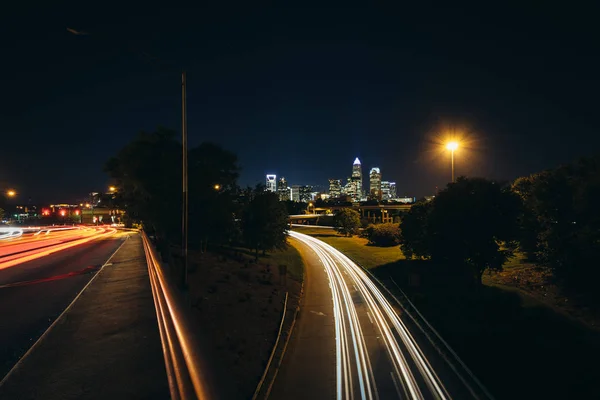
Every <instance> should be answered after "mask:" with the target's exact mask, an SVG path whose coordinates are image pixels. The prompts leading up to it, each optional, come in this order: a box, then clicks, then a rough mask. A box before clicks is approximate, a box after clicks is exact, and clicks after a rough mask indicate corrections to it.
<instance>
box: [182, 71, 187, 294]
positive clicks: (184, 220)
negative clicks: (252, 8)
mask: <svg viewBox="0 0 600 400" xmlns="http://www.w3.org/2000/svg"><path fill="white" fill-rule="evenodd" d="M181 147H182V155H183V157H182V158H183V164H182V174H181V175H182V208H181V212H182V215H181V242H182V243H181V251H182V256H183V286H184V287H187V280H188V276H187V275H188V160H187V156H188V152H187V147H188V146H187V117H186V92H185V71H183V72H182V73H181Z"/></svg>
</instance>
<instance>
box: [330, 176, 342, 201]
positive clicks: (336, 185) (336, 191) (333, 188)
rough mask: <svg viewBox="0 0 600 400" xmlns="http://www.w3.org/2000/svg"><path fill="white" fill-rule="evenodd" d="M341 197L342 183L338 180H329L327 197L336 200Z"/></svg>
mask: <svg viewBox="0 0 600 400" xmlns="http://www.w3.org/2000/svg"><path fill="white" fill-rule="evenodd" d="M341 195H342V181H341V180H340V179H330V180H329V197H331V198H332V199H336V198H338V197H340V196H341Z"/></svg>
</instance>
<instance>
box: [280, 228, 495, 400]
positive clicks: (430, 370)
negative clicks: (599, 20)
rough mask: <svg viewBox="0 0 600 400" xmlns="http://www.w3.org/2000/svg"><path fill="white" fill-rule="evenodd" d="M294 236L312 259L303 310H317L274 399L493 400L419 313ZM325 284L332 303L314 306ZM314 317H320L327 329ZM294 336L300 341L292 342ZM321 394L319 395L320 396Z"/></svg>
mask: <svg viewBox="0 0 600 400" xmlns="http://www.w3.org/2000/svg"><path fill="white" fill-rule="evenodd" d="M289 234H290V236H291V237H292V238H293V239H295V240H296V241H297V242H299V243H300V247H301V249H300V250H301V251H302V252H303V254H305V253H307V252H311V253H312V255H311V257H309V258H308V262H309V263H311V264H312V265H309V268H308V271H307V277H308V282H306V283H305V285H307V288H308V290H307V291H306V292H305V295H306V297H307V298H306V299H305V302H304V304H303V307H305V308H306V307H311V308H310V309H309V310H306V309H305V310H302V311H301V314H300V318H299V321H298V331H296V332H294V333H293V334H292V339H291V341H290V350H288V351H289V353H286V355H285V356H284V360H283V364H282V368H281V374H280V376H279V377H278V378H276V381H275V384H274V388H273V393H272V396H271V397H272V398H274V399H278V398H298V399H300V398H311V397H313V398H314V397H315V396H318V397H319V398H336V399H339V400H341V399H391V398H399V399H452V398H455V399H466V398H478V399H485V398H490V397H491V396H490V395H489V393H488V392H487V391H486V390H485V388H484V387H483V386H481V385H480V384H479V381H477V379H476V378H475V377H474V375H473V374H472V372H471V371H470V370H469V369H468V368H467V367H466V366H465V365H464V364H463V363H462V361H460V359H459V358H458V356H456V354H454V352H453V351H452V350H451V349H450V348H449V347H448V346H447V345H446V344H445V342H444V341H443V339H442V338H439V337H437V336H436V335H437V332H435V331H434V330H433V328H432V327H428V324H427V322H426V321H425V320H424V318H423V317H422V316H420V315H419V314H418V311H416V310H410V311H409V310H408V309H406V308H403V306H402V303H401V302H400V301H397V300H396V299H395V297H394V296H393V295H392V294H391V293H389V292H387V290H386V289H385V288H384V287H383V286H382V285H381V284H380V283H379V282H377V281H376V279H374V278H373V277H372V276H371V275H370V274H368V273H367V272H365V271H364V270H363V269H362V268H361V267H360V266H358V265H357V264H356V263H354V262H353V261H352V260H350V259H349V258H347V257H346V256H345V255H344V254H342V253H341V252H339V251H338V250H336V249H335V248H333V247H332V246H330V245H328V244H326V243H324V242H322V241H320V240H318V239H315V238H313V237H311V236H308V235H304V234H301V233H298V232H293V231H290V232H289ZM307 250H308V251H307ZM305 259H307V257H305ZM315 262H317V263H318V266H316V265H315ZM315 267H316V268H315ZM319 269H322V270H324V272H325V274H322V272H321V271H319ZM319 274H320V275H319ZM324 276H326V279H327V280H328V284H329V293H328V296H329V299H330V300H329V301H327V302H326V303H325V302H324V301H322V300H319V301H316V302H315V299H316V298H319V297H320V298H323V297H324V296H325V293H323V292H324V291H326V289H327V287H326V286H324V285H322V289H321V293H319V294H315V293H312V292H314V285H315V282H314V279H315V277H316V278H317V279H321V280H323V279H322V278H323V277H324ZM307 305H308V306H307ZM316 307H320V308H316ZM307 312H308V313H310V314H307ZM315 315H321V316H322V317H321V322H319V320H318V319H316V317H315ZM307 321H308V322H307ZM315 324H316V325H315ZM307 325H315V326H307ZM317 331H318V333H315V332H317ZM307 332H312V334H306V333H307ZM294 335H299V336H301V337H300V338H296V340H294V339H295V338H294ZM332 335H333V337H334V338H331V337H329V336H332ZM311 336H313V337H311ZM324 343H328V344H327V347H328V348H323V346H324ZM315 346H319V350H318V351H314V350H313V349H314V348H315ZM331 347H333V348H331ZM307 355H311V356H310V357H313V359H312V360H313V361H315V362H314V363H313V362H311V360H310V359H308V358H307ZM317 360H318V361H317ZM317 363H318V364H319V366H317V365H316V364H317ZM329 369H332V370H333V371H329ZM331 386H334V387H331ZM315 387H319V388H321V389H319V390H320V394H319V393H317V392H315V391H314V389H313V388H315ZM289 388H293V389H289Z"/></svg>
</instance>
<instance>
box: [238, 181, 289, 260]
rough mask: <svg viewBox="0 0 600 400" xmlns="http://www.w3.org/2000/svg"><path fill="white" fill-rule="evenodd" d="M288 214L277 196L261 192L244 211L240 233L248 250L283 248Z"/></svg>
mask: <svg viewBox="0 0 600 400" xmlns="http://www.w3.org/2000/svg"><path fill="white" fill-rule="evenodd" d="M287 220H288V214H287V211H286V209H285V205H284V204H283V203H282V202H280V201H279V197H278V196H277V194H275V193H272V192H266V191H263V190H261V191H260V192H258V193H255V195H254V197H253V199H252V200H251V201H250V203H249V204H248V205H247V207H246V208H245V209H244V213H243V217H242V232H243V237H244V242H245V243H246V246H248V248H250V249H253V250H254V251H255V255H256V259H258V252H259V251H260V250H262V251H263V252H265V251H269V250H273V249H281V248H284V247H285V245H286V243H287V232H286V230H287Z"/></svg>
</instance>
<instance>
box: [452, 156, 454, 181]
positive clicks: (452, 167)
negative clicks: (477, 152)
mask: <svg viewBox="0 0 600 400" xmlns="http://www.w3.org/2000/svg"><path fill="white" fill-rule="evenodd" d="M452 183H454V150H452Z"/></svg>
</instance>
